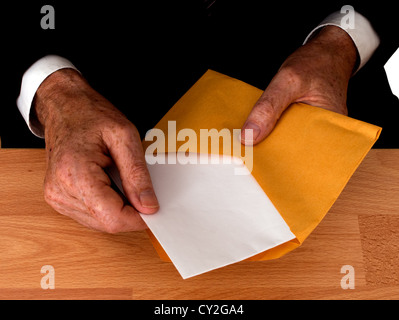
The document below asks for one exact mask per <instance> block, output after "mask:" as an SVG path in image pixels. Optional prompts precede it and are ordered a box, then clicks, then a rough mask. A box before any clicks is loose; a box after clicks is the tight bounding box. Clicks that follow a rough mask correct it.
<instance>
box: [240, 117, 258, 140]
mask: <svg viewBox="0 0 399 320" xmlns="http://www.w3.org/2000/svg"><path fill="white" fill-rule="evenodd" d="M246 130H252V134H250V133H249V132H248V131H246ZM248 133H249V134H248ZM259 134H260V128H259V126H258V125H256V124H255V123H253V122H246V123H245V125H244V127H243V129H242V131H241V141H243V142H244V143H253V142H254V141H255V140H256V138H258V137H259Z"/></svg>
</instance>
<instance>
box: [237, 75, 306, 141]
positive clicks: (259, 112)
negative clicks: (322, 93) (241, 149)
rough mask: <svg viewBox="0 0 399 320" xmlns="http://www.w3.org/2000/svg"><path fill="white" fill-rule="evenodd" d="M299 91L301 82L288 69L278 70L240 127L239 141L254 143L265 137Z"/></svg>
mask: <svg viewBox="0 0 399 320" xmlns="http://www.w3.org/2000/svg"><path fill="white" fill-rule="evenodd" d="M300 92H301V83H300V81H299V80H298V79H297V77H296V76H295V75H292V74H289V71H286V70H281V71H279V73H278V74H277V75H276V76H275V77H274V78H273V80H272V81H271V82H270V84H269V86H268V87H267V88H266V90H265V92H264V93H263V94H262V96H261V97H260V99H259V100H258V101H257V103H256V104H255V105H254V107H253V109H252V111H251V113H250V114H249V116H248V118H247V120H246V122H245V124H244V126H243V128H242V133H241V142H242V143H243V144H245V145H255V144H257V143H259V142H261V141H262V140H263V139H265V138H266V137H267V136H268V135H269V134H270V133H271V132H272V130H273V129H274V127H275V125H276V123H277V121H278V120H279V118H280V116H281V115H282V113H283V112H284V110H285V109H287V107H288V106H289V105H290V104H291V103H292V102H294V101H295V100H296V99H297V98H298V97H299V96H300ZM246 130H251V131H246ZM249 133H250V134H249Z"/></svg>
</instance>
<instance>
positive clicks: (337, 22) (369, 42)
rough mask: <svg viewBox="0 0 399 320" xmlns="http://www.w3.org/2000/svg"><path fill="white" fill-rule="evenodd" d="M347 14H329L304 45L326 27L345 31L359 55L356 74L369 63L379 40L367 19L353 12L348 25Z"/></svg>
mask: <svg viewBox="0 0 399 320" xmlns="http://www.w3.org/2000/svg"><path fill="white" fill-rule="evenodd" d="M352 9H353V8H352ZM349 10H350V9H349ZM347 14H348V13H347V12H344V13H342V12H340V11H338V12H334V13H332V14H330V15H329V16H328V17H327V18H325V19H324V20H323V21H322V22H321V23H320V24H319V25H318V26H317V27H316V28H315V29H313V30H312V32H311V33H310V34H309V35H308V37H307V38H306V39H305V42H304V44H306V43H307V42H308V41H309V40H310V39H311V38H312V37H313V36H314V35H315V34H316V33H317V31H319V30H320V29H321V28H324V27H326V26H336V27H339V28H341V29H342V30H345V31H346V32H347V33H348V35H349V36H350V37H351V38H352V40H353V43H354V44H355V46H356V48H357V52H358V54H359V66H358V69H357V70H356V72H357V71H359V70H360V69H361V68H362V67H363V66H364V65H365V64H366V63H367V61H369V59H370V58H371V56H372V55H373V54H374V52H375V50H376V49H377V48H378V46H379V44H380V39H379V36H378V34H377V33H376V32H375V30H374V28H373V26H372V25H371V23H370V22H369V20H368V19H366V18H365V17H364V16H362V15H361V14H360V13H358V12H356V11H354V12H353V16H352V18H353V21H352V23H348V21H347V19H346V18H347ZM349 19H350V18H349Z"/></svg>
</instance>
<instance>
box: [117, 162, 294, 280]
mask: <svg viewBox="0 0 399 320" xmlns="http://www.w3.org/2000/svg"><path fill="white" fill-rule="evenodd" d="M189 157H195V158H197V159H201V157H202V159H203V157H208V155H197V154H190V155H189ZM231 159H233V161H230V162H231V163H230V164H228V163H227V164H226V163H224V162H226V161H217V162H219V163H216V164H212V163H210V164H200V163H202V162H201V160H198V161H197V163H198V164H179V162H178V161H177V164H153V165H148V169H149V172H150V175H151V179H152V182H153V186H154V190H155V193H156V195H157V198H158V201H159V203H160V210H159V212H158V213H156V214H154V215H142V218H143V220H144V221H145V222H146V224H147V226H148V227H149V229H150V230H151V232H152V233H153V234H154V235H155V237H156V238H157V240H158V241H159V243H160V244H161V245H162V247H163V248H164V250H165V252H166V253H167V254H168V256H169V257H170V259H171V260H172V262H173V264H174V265H175V267H176V268H177V270H178V271H179V273H180V274H181V276H182V277H183V278H184V279H186V278H189V277H193V276H196V275H199V274H202V273H205V272H207V271H210V270H213V269H216V268H220V267H223V266H227V265H230V264H232V263H235V262H239V261H242V260H244V259H246V258H249V257H251V256H254V255H256V254H258V253H260V252H263V251H265V250H268V249H271V248H273V247H275V246H277V245H280V244H282V243H285V242H287V241H289V240H291V239H294V238H295V235H294V234H293V233H292V232H291V231H290V229H289V227H288V225H287V224H286V223H285V221H284V220H283V218H282V217H281V216H280V214H279V213H278V211H277V210H276V208H275V207H274V205H273V204H272V203H271V201H270V200H269V198H268V197H267V196H266V194H265V193H264V191H263V189H262V188H261V187H260V186H259V184H258V183H257V182H256V180H255V178H254V177H253V176H252V175H251V174H250V173H249V171H248V174H247V175H242V174H241V175H236V174H235V173H236V172H237V171H235V170H236V169H239V170H247V169H246V168H245V166H244V164H243V162H242V161H241V160H239V159H237V158H231ZM147 162H148V156H147ZM189 162H190V163H193V162H192V161H189ZM209 162H210V161H209ZM241 173H242V171H241ZM109 174H110V176H111V178H112V179H113V180H114V182H115V184H116V185H118V187H119V188H120V189H121V190H122V187H121V183H120V178H119V176H118V174H117V172H115V170H113V171H110V172H109Z"/></svg>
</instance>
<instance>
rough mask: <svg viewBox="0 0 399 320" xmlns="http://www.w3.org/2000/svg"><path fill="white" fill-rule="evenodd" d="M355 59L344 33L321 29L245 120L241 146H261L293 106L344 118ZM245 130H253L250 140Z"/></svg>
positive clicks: (287, 63)
mask: <svg viewBox="0 0 399 320" xmlns="http://www.w3.org/2000/svg"><path fill="white" fill-rule="evenodd" d="M356 59H357V50H356V47H355V45H354V43H353V42H352V39H351V38H350V37H349V35H348V34H347V33H346V32H345V31H344V30H341V29H340V28H338V27H334V26H329V27H325V28H323V29H322V30H321V32H320V33H319V34H318V35H317V36H316V37H315V38H313V39H312V40H311V41H310V42H308V43H307V44H306V45H304V46H302V47H301V48H299V49H298V50H296V51H295V52H294V53H293V54H292V55H291V56H289V57H288V58H287V60H286V61H285V62H284V63H283V65H282V66H281V68H280V70H279V71H278V73H277V74H276V75H275V77H274V78H273V79H272V81H271V82H270V84H269V86H268V87H267V88H266V90H265V92H264V93H263V95H262V96H261V98H260V99H259V100H258V102H257V103H256V104H255V106H254V107H253V109H252V111H251V113H250V115H249V116H248V118H247V121H246V122H245V124H244V126H243V130H242V135H241V142H242V143H243V144H247V145H252V144H257V143H259V142H261V141H262V140H263V139H265V138H266V137H267V136H268V135H269V134H270V133H271V131H272V130H273V129H274V127H275V125H276V123H277V121H278V120H279V118H280V116H281V115H282V113H283V112H284V110H286V109H287V108H288V107H289V106H290V105H291V104H292V103H295V102H303V103H306V104H309V105H313V106H316V107H321V108H324V109H327V110H331V111H334V112H337V113H341V114H344V115H347V112H348V111H347V106H346V98H347V89H348V83H349V80H350V77H351V76H352V73H353V71H354V66H355V63H356ZM245 129H252V130H253V131H252V134H253V139H250V138H248V139H247V140H246V139H245ZM248 137H249V136H248Z"/></svg>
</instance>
